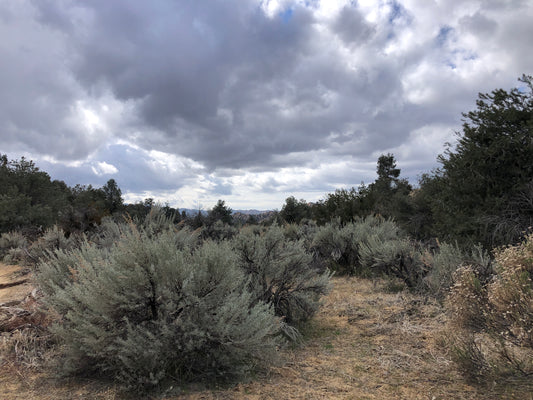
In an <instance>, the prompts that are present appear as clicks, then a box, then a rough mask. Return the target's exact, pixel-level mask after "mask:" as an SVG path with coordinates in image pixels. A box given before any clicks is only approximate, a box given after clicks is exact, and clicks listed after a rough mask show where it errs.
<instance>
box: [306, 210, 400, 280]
mask: <svg viewBox="0 0 533 400" xmlns="http://www.w3.org/2000/svg"><path fill="white" fill-rule="evenodd" d="M400 237H403V235H402V233H401V232H400V230H399V228H398V226H397V225H396V224H395V223H394V222H393V221H392V220H390V219H384V218H381V217H377V216H368V217H366V218H359V219H357V220H356V221H355V222H353V223H348V224H346V225H344V226H341V225H340V221H337V222H332V223H329V224H327V225H325V226H323V227H321V228H320V229H319V230H318V232H317V233H316V235H315V237H314V240H313V244H312V249H313V251H314V252H315V253H316V254H317V255H318V258H319V259H321V260H322V262H323V263H324V264H325V265H326V266H328V267H329V268H330V269H332V270H334V271H335V272H336V273H339V274H341V275H342V274H365V273H368V272H371V271H368V270H367V271H365V268H366V267H367V266H366V265H363V264H362V263H361V258H360V251H361V248H362V246H363V245H365V244H367V243H368V241H369V240H378V241H381V242H387V241H389V240H396V239H398V238H400Z"/></svg>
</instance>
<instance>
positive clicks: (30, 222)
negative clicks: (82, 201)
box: [0, 155, 68, 232]
mask: <svg viewBox="0 0 533 400" xmlns="http://www.w3.org/2000/svg"><path fill="white" fill-rule="evenodd" d="M67 203H68V189H67V186H66V185H65V184H64V183H63V182H59V181H51V180H50V176H48V174H47V173H46V172H42V171H40V170H39V168H37V167H36V166H35V164H34V163H33V162H32V161H27V160H26V159H25V158H24V157H23V158H21V159H20V160H12V161H9V160H8V159H7V156H5V155H3V156H0V232H8V231H11V230H14V229H24V230H35V228H37V227H43V228H45V227H49V226H52V225H53V224H54V223H55V222H56V221H57V219H58V213H59V212H60V211H61V210H63V209H64V208H65V207H66V205H67Z"/></svg>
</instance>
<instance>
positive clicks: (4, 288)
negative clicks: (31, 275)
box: [0, 263, 33, 304]
mask: <svg viewBox="0 0 533 400" xmlns="http://www.w3.org/2000/svg"><path fill="white" fill-rule="evenodd" d="M26 272H27V271H25V269H24V268H22V267H20V266H18V265H5V264H2V263H0V304H5V303H11V302H15V301H22V300H23V299H24V298H25V297H26V296H27V295H28V294H30V293H31V291H32V289H33V288H32V286H31V284H30V282H29V281H28V275H27V274H26Z"/></svg>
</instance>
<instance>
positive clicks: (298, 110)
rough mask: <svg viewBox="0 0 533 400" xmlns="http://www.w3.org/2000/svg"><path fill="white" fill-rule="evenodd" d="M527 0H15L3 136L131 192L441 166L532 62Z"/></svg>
mask: <svg viewBox="0 0 533 400" xmlns="http://www.w3.org/2000/svg"><path fill="white" fill-rule="evenodd" d="M532 20H533V5H532V4H531V3H530V2H528V1H507V2H500V1H447V2H428V1H425V0H402V1H394V0H392V1H385V0H382V1H378V2H376V1H370V0H366V1H363V0H361V1H358V2H352V1H341V0H336V1H332V0H328V1H325V0H323V1H312V2H309V1H297V0H294V1H289V0H287V1H282V0H279V1H274V0H270V1H266V0H264V1H252V0H247V1H244V0H226V1H213V2H209V3H203V2H191V1H173V0H172V1H171V0H161V1H158V2H145V1H140V0H135V1H132V0H116V1H112V2H110V1H104V0H94V1H91V2H76V1H71V0H61V1H58V0H53V1H52V0H47V1H45V0H34V1H30V0H6V1H4V2H2V3H1V4H0V33H1V34H2V35H3V37H4V38H9V40H4V41H2V43H1V44H0V59H1V60H2V61H1V65H2V68H0V85H1V87H2V91H0V139H1V141H2V148H1V149H0V152H3V153H7V154H8V155H10V156H11V157H16V158H18V157H20V156H21V155H25V156H29V157H31V158H32V159H34V160H35V161H36V162H37V164H38V165H40V166H41V167H42V168H43V169H45V170H47V171H49V172H50V174H51V175H52V177H54V178H57V179H63V180H66V181H67V183H69V184H74V183H92V184H96V185H101V184H103V183H105V181H106V180H107V179H109V178H111V177H112V178H114V179H116V180H117V182H118V184H119V186H120V187H121V188H122V190H123V192H124V193H126V199H128V200H130V201H133V200H138V199H142V198H143V197H155V198H157V199H160V200H161V201H169V202H170V203H171V204H173V205H175V206H178V207H191V206H195V205H198V204H200V203H202V204H203V205H204V206H206V207H210V206H212V205H213V204H214V203H215V202H216V199H217V198H224V199H226V201H227V202H228V204H230V206H232V207H233V208H241V207H250V208H252V207H256V208H275V207H278V208H279V207H281V205H282V204H283V200H284V198H285V197H287V196H289V195H296V196H297V197H303V198H306V199H307V200H316V199H317V198H320V197H321V196H322V195H324V194H325V193H326V192H328V191H332V190H334V189H335V188H336V187H340V186H345V187H346V186H347V187H350V186H354V185H358V184H359V183H360V182H361V181H366V182H369V181H372V180H373V179H374V170H375V163H376V160H377V158H378V157H379V155H380V154H382V153H386V152H393V153H394V154H395V155H396V158H397V159H398V164H399V167H400V168H402V175H403V176H406V177H409V178H410V179H411V180H412V181H416V177H417V175H419V174H420V173H422V172H427V171H429V170H430V169H431V168H433V167H435V165H436V163H435V156H436V155H437V154H438V153H439V152H442V150H443V144H444V142H446V141H450V140H452V139H453V132H454V130H458V129H460V123H461V112H465V111H468V110H470V109H472V108H473V107H474V106H475V99H476V95H477V93H478V92H486V91H490V90H492V89H495V88H498V87H503V88H510V87H513V86H515V85H516V84H517V81H516V78H517V77H519V76H521V74H522V73H532V71H531V70H532V69H533V68H532V67H533V53H532V52H531V51H530V50H531V44H530V38H531V37H533V25H532V24H531V21H532Z"/></svg>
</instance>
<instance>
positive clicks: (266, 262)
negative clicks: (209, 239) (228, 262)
mask: <svg viewBox="0 0 533 400" xmlns="http://www.w3.org/2000/svg"><path fill="white" fill-rule="evenodd" d="M233 246H234V248H235V249H236V251H237V255H238V260H239V266H240V267H241V268H242V270H243V271H244V272H245V273H246V274H247V275H248V276H249V278H250V284H249V286H250V290H251V292H252V293H253V295H254V297H255V299H256V301H257V302H265V303H267V304H271V305H272V307H273V308H274V310H275V312H276V315H278V316H281V317H283V318H284V321H285V322H286V323H288V324H291V325H297V324H299V323H301V322H303V321H306V320H308V319H309V318H311V317H312V316H313V315H314V314H315V312H316V311H317V310H318V306H319V299H320V297H321V296H322V295H323V294H325V293H327V292H328V290H329V279H330V273H329V272H323V273H319V271H318V270H317V269H315V268H313V266H312V257H311V255H310V254H309V253H307V252H306V251H305V249H304V247H303V244H302V242H300V241H292V240H288V239H287V238H286V237H285V236H284V233H283V229H282V228H280V227H279V226H276V225H273V226H271V227H269V228H267V229H266V230H264V231H261V232H258V231H257V230H256V231H255V232H254V230H253V229H250V228H245V229H243V230H242V231H241V233H240V234H239V235H238V236H236V237H235V239H234V240H233ZM286 332H287V333H288V334H290V333H291V332H293V331H292V330H290V329H289V330H286Z"/></svg>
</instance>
